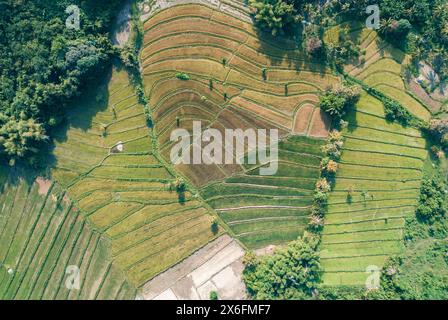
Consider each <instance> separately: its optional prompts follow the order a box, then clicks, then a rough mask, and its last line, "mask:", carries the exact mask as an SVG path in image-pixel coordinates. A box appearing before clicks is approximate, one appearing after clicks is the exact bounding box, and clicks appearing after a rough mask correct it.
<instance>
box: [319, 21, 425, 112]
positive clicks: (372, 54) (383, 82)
mask: <svg viewBox="0 0 448 320" xmlns="http://www.w3.org/2000/svg"><path fill="white" fill-rule="evenodd" d="M343 28H348V30H349V37H350V38H351V39H353V40H354V41H355V42H356V43H359V49H360V50H361V51H365V54H362V55H361V56H360V57H359V58H358V59H356V60H355V61H353V62H352V63H350V64H348V65H346V66H345V72H347V73H348V74H349V75H351V76H353V77H355V78H358V79H360V80H362V81H363V82H365V83H366V84H367V85H369V86H371V87H373V88H375V89H377V90H379V91H381V92H382V93H384V94H386V95H387V96H389V97H391V98H393V99H395V100H397V101H399V102H400V103H401V104H402V105H403V106H404V107H406V108H407V109H408V110H409V111H410V112H411V113H412V114H414V115H415V116H417V117H418V118H420V119H423V120H429V118H430V116H431V113H430V111H429V110H428V108H426V106H424V105H423V104H422V103H421V102H420V101H419V100H417V99H416V98H415V97H414V96H413V95H412V94H410V92H409V91H408V90H407V88H406V84H405V81H404V79H403V77H402V74H403V66H405V65H406V64H408V63H409V57H408V56H406V55H405V54H404V53H403V52H402V51H401V50H399V49H397V48H394V47H393V46H392V45H391V44H389V43H387V42H385V41H383V40H381V39H380V38H379V37H378V34H377V33H376V31H374V30H370V29H366V28H363V26H360V24H348V23H347V24H342V25H340V26H336V27H333V28H331V29H329V30H328V31H327V34H326V41H327V42H330V43H335V42H337V41H338V38H339V33H340V32H341V30H342V29H343Z"/></svg>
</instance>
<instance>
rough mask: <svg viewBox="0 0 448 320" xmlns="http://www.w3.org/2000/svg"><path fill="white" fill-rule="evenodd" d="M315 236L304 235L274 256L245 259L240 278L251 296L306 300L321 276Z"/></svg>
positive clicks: (256, 297)
mask: <svg viewBox="0 0 448 320" xmlns="http://www.w3.org/2000/svg"><path fill="white" fill-rule="evenodd" d="M317 245H318V239H317V238H316V237H313V236H304V237H303V238H299V239H298V240H296V241H293V242H291V243H289V244H288V246H287V247H286V248H284V249H280V250H277V251H276V252H275V253H274V254H273V255H270V256H263V257H254V256H251V259H248V258H245V259H244V261H245V269H244V271H243V279H244V281H245V283H246V287H247V291H248V293H249V295H250V296H251V297H252V298H254V299H305V298H310V297H311V296H312V292H313V290H314V289H315V288H316V286H317V283H318V282H319V279H320V271H321V268H320V263H319V255H318V254H317V252H316V248H317Z"/></svg>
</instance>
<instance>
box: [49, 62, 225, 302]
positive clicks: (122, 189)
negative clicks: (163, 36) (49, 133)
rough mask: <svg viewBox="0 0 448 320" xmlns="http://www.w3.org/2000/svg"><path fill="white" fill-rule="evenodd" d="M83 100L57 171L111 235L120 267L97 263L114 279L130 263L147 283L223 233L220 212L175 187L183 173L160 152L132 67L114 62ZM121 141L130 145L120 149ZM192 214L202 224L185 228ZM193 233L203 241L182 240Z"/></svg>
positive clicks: (58, 150) (59, 146) (131, 274)
mask: <svg viewBox="0 0 448 320" xmlns="http://www.w3.org/2000/svg"><path fill="white" fill-rule="evenodd" d="M77 105H78V106H82V107H78V108H77V109H76V110H73V111H72V112H71V113H70V117H69V120H68V123H67V126H66V128H63V129H62V130H61V132H60V134H59V135H58V136H59V137H60V138H59V139H58V141H57V142H56V146H55V150H54V153H55V155H56V164H55V168H54V170H53V171H52V176H53V178H54V179H55V180H56V181H58V182H60V183H61V184H62V187H63V188H67V190H68V193H67V194H68V196H69V197H70V198H71V199H73V201H74V203H75V204H76V205H77V206H79V208H80V210H81V214H82V215H83V216H85V217H86V219H87V220H88V221H89V223H90V224H91V225H92V227H93V228H94V229H96V230H98V231H101V232H103V233H104V234H105V236H106V237H107V238H108V239H109V241H110V248H111V252H112V255H113V256H112V261H113V262H114V267H111V266H109V265H106V264H103V265H92V266H90V267H89V268H91V269H97V272H98V273H101V274H103V275H104V277H105V278H108V279H112V277H113V274H115V273H116V271H114V268H115V267H116V268H118V269H119V270H124V271H125V275H126V278H127V279H128V280H129V281H130V283H131V285H132V286H134V287H139V286H141V285H143V284H144V283H145V282H146V281H148V280H149V279H151V278H152V277H154V276H155V275H156V274H158V273H159V272H161V271H163V270H165V269H167V268H169V267H170V266H172V265H173V264H175V263H177V262H178V261H179V259H181V258H183V257H185V256H188V255H189V254H191V253H192V252H193V251H195V250H196V249H198V248H199V247H201V246H203V245H204V244H206V243H207V242H208V241H210V240H211V239H213V238H215V237H216V236H217V235H216V234H213V233H212V231H211V228H210V225H211V219H212V217H211V215H210V212H209V211H208V210H205V209H203V205H201V204H200V203H198V202H195V201H192V195H191V194H190V193H189V192H185V193H184V195H182V196H180V195H179V194H178V193H177V192H175V191H170V190H169V184H170V183H171V182H172V181H174V179H175V176H174V174H173V173H172V172H171V171H170V170H171V169H170V168H168V167H166V166H165V165H164V164H163V163H162V162H161V160H160V159H159V158H158V157H159V156H158V153H157V148H156V145H153V139H152V133H151V130H150V129H149V128H148V127H147V126H146V120H145V117H144V115H143V106H142V105H141V104H139V103H138V99H137V97H136V95H135V92H134V88H133V86H132V84H131V82H130V79H129V76H128V75H127V72H126V71H125V70H120V67H119V66H114V68H113V70H112V72H111V74H110V76H109V78H108V79H107V80H105V81H104V82H102V83H101V84H99V85H98V88H95V89H92V92H90V93H89V94H87V95H86V96H85V97H84V99H83V100H82V101H79V102H78V103H77ZM120 143H121V144H122V147H123V150H122V151H118V150H115V149H114V147H115V146H117V145H119V144H120ZM75 155H76V156H75ZM79 163H81V164H82V165H80V164H79ZM67 170H68V171H67ZM190 202H191V203H194V205H191V204H190ZM143 212H146V213H148V214H150V217H149V216H148V215H143ZM185 217H191V220H190V221H189V223H190V224H191V225H192V226H193V225H194V226H195V228H184V229H182V228H181V227H180V225H182V224H181V221H182V219H184V218H185ZM178 224H179V226H178ZM173 230H176V231H177V236H176V237H174V235H173V234H172V233H173ZM199 231H200V232H201V233H202V234H201V235H200V236H198V235H197V233H198V232H199ZM218 234H219V233H218ZM190 237H195V240H194V241H186V242H185V243H180V242H178V238H190ZM166 247H169V248H170V252H171V253H172V254H171V255H170V256H165V249H162V248H166ZM149 249H151V252H153V254H149V251H148V250H149ZM162 256H163V258H162ZM132 257H138V259H137V258H132ZM83 263H85V262H84V261H83ZM137 265H138V267H137ZM90 276H91V277H94V273H92V275H87V277H88V279H90V278H89V277H90ZM92 281H93V278H92ZM98 281H100V280H98V279H96V280H95V284H96V285H100V284H99V283H98ZM118 282H120V281H118ZM92 290H93V289H92ZM108 290H109V291H111V292H112V291H114V292H115V291H116V290H115V289H114V288H110V289H108ZM115 294H117V295H121V293H119V292H118V291H116V292H115ZM94 295H96V294H95V293H94V292H93V291H85V292H82V293H81V296H82V297H89V298H91V297H92V296H94Z"/></svg>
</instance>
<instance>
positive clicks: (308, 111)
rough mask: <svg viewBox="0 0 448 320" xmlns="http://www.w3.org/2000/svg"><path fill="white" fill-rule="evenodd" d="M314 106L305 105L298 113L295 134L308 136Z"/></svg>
mask: <svg viewBox="0 0 448 320" xmlns="http://www.w3.org/2000/svg"><path fill="white" fill-rule="evenodd" d="M313 110H314V106H313V105H312V104H309V103H307V104H305V105H303V106H302V107H301V108H300V109H299V110H298V111H297V113H296V118H295V121H294V128H293V133H295V134H306V131H307V129H308V126H309V124H310V120H311V116H312V115H313Z"/></svg>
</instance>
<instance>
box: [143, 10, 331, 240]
mask: <svg viewBox="0 0 448 320" xmlns="http://www.w3.org/2000/svg"><path fill="white" fill-rule="evenodd" d="M239 14H240V15H241V14H243V13H241V12H240V13H239ZM247 18H248V19H240V18H237V17H236V16H235V15H231V14H228V13H226V12H223V11H222V10H221V11H219V10H217V9H216V10H215V9H213V8H211V7H210V6H208V5H202V4H180V5H172V6H171V7H169V9H165V10H161V11H159V12H157V13H155V14H154V15H153V16H151V17H150V18H149V19H148V20H147V21H146V22H145V23H144V31H145V35H144V48H143V50H142V53H141V61H142V66H143V77H144V84H145V90H146V94H147V96H148V97H149V98H150V105H151V107H152V109H153V117H154V120H155V132H156V136H157V140H158V141H159V143H160V146H161V154H162V156H163V157H164V158H165V160H166V161H169V153H170V150H171V147H172V145H173V142H171V141H170V134H171V132H172V131H173V130H174V129H176V128H177V127H179V128H184V129H187V130H188V131H189V132H190V133H191V131H192V122H193V120H196V121H201V122H202V130H205V129H207V128H214V129H218V130H220V131H221V132H222V133H224V132H223V131H224V129H242V130H246V129H252V128H253V129H257V128H260V129H278V130H279V136H280V138H281V139H286V138H287V137H288V136H290V135H300V136H302V137H303V138H292V139H289V140H287V141H284V142H283V143H282V146H281V150H280V158H281V159H280V165H279V171H278V173H277V175H276V176H273V177H262V176H258V168H252V167H249V166H244V165H239V164H223V165H215V164H212V165H205V164H201V165H183V164H181V165H177V166H176V167H175V168H176V170H178V171H179V172H181V173H182V174H183V175H184V176H185V177H187V178H188V179H189V180H190V181H192V182H193V184H195V185H196V186H197V187H199V188H200V193H201V195H202V196H203V197H204V198H205V199H206V201H207V202H208V203H209V204H210V206H211V207H213V208H215V209H216V210H217V211H218V212H219V215H220V216H221V218H222V219H223V220H224V221H225V222H226V223H227V224H228V225H229V226H230V228H231V229H232V231H233V232H234V233H235V235H236V236H237V237H238V238H239V239H240V240H241V241H242V242H243V243H244V244H246V245H247V246H248V247H250V248H259V247H262V246H265V245H268V244H278V243H283V242H286V241H290V240H292V239H295V238H297V236H298V235H299V234H301V233H302V231H303V228H304V225H305V223H306V222H305V221H306V217H307V214H308V209H309V206H310V204H311V201H312V196H311V189H313V188H314V184H315V182H316V179H317V177H318V175H319V174H318V170H319V169H318V166H319V161H320V160H319V159H320V150H319V145H320V141H321V140H316V139H307V138H306V137H307V136H308V137H314V138H325V137H326V136H327V133H328V129H329V126H330V121H329V119H328V118H327V117H326V115H325V114H323V113H322V112H321V111H320V109H319V108H318V107H317V105H318V101H319V98H318V94H319V92H320V91H321V90H323V89H325V88H326V87H327V86H331V85H333V84H336V83H338V82H339V81H340V80H339V78H338V77H336V76H334V75H333V74H332V72H331V71H330V70H329V69H327V68H325V67H324V66H322V65H319V64H316V63H314V62H312V61H310V60H309V59H308V58H307V57H306V55H305V54H304V53H303V52H302V51H301V50H298V49H297V48H296V44H295V43H293V42H292V41H289V40H283V39H282V40H278V39H277V40H274V39H272V38H270V37H268V36H265V35H260V34H259V33H257V31H256V30H255V29H254V27H253V25H252V24H251V23H248V22H247V20H248V21H250V18H249V16H247ZM178 73H183V74H186V75H188V79H189V80H185V79H184V80H182V79H179V78H177V77H176V74H178Z"/></svg>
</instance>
